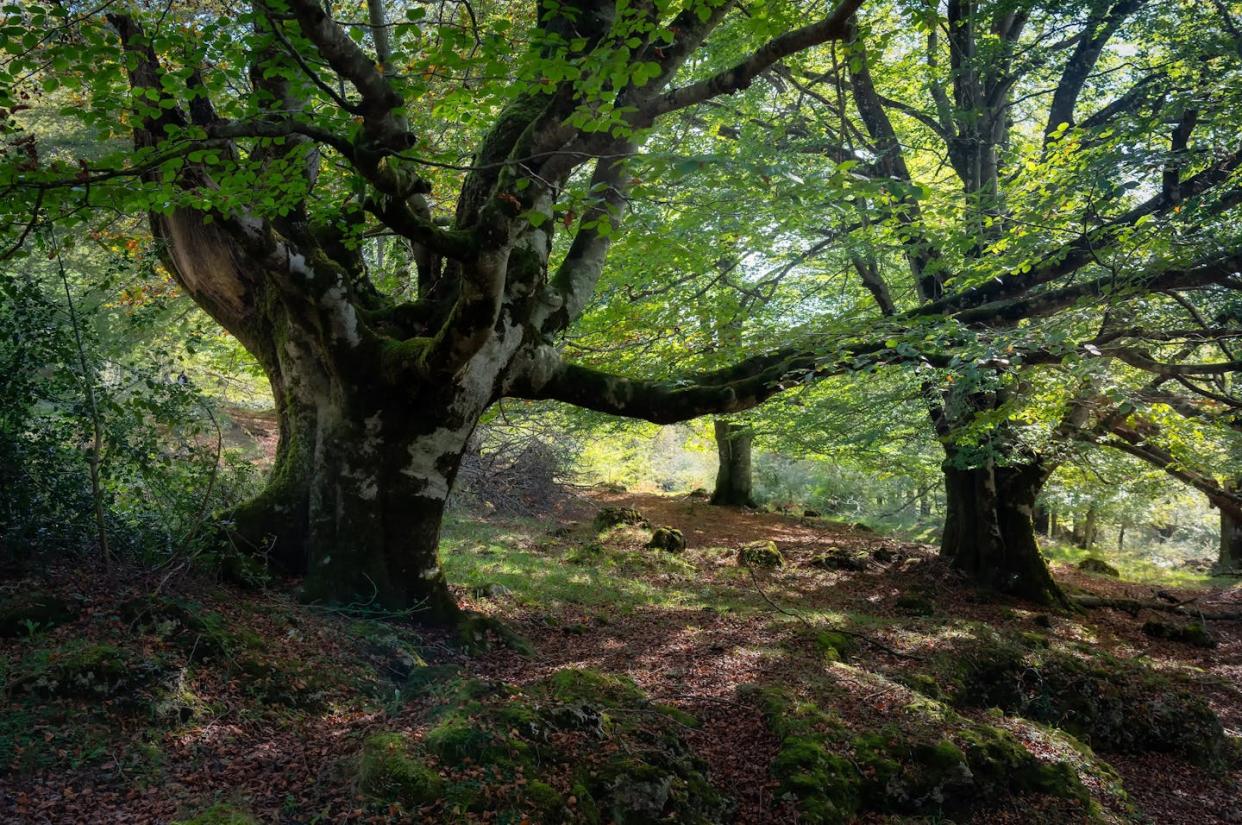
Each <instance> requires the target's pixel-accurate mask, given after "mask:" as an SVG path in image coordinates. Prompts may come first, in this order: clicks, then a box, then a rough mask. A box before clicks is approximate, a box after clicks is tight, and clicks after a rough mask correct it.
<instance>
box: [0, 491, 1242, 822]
mask: <svg viewBox="0 0 1242 825" xmlns="http://www.w3.org/2000/svg"><path fill="white" fill-rule="evenodd" d="M602 505H608V506H621V505H624V506H631V507H637V508H638V509H640V510H641V511H642V512H643V514H644V515H646V516H647V517H648V518H649V519H650V520H651V522H652V524H653V525H655V526H670V527H674V528H677V529H679V530H681V531H683V533H684V535H685V537H686V539H687V542H688V549H687V550H686V551H685V552H682V553H676V554H673V553H666V552H664V551H656V550H648V549H645V548H644V546H643V545H644V544H645V543H646V541H647V538H648V537H649V535H650V530H647V529H637V528H624V527H623V528H620V529H615V530H612V531H609V532H606V533H604V534H597V533H596V532H595V531H594V530H593V528H592V526H591V525H590V523H589V522H590V519H591V518H592V516H593V515H594V512H595V509H596V508H598V507H599V506H602ZM755 540H772V541H775V542H776V544H777V546H778V548H779V550H780V552H781V554H782V555H783V557H784V562H785V563H784V565H782V566H781V567H778V568H775V569H771V570H756V571H753V572H752V571H751V570H750V569H749V568H746V567H741V566H739V565H738V563H737V548H738V547H739V546H740V545H742V544H744V543H746V542H750V541H755ZM443 555H444V565H445V569H446V572H447V574H448V576H449V579H450V581H452V582H453V583H454V586H455V587H456V588H457V592H458V596H459V598H460V599H461V601H462V602H463V603H464V604H465V605H466V606H468V607H470V608H472V609H474V610H476V611H478V612H480V613H483V614H486V615H488V616H492V617H495V618H497V619H500V620H502V621H503V622H505V623H506V624H507V625H508V626H509V627H511V628H513V629H515V630H517V631H518V632H519V633H520V634H522V635H523V636H525V637H526V638H527V639H528V640H530V642H531V643H532V644H533V646H534V651H535V652H534V653H533V655H522V654H520V653H518V652H515V651H513V650H509V649H504V648H503V647H499V648H494V649H490V650H484V651H482V652H478V653H476V654H474V655H473V656H468V655H466V654H465V653H463V652H462V651H461V649H460V647H459V646H458V644H457V643H456V642H455V640H454V639H453V638H451V637H450V636H448V635H445V634H443V633H431V632H425V631H419V630H416V629H414V628H411V627H408V626H406V625H402V624H401V623H399V622H379V621H374V620H365V621H360V620H357V619H353V618H350V617H348V616H343V615H340V614H339V613H337V612H334V611H328V610H322V609H314V608H311V607H307V606H302V605H298V604H296V603H295V602H294V601H292V599H290V598H289V597H288V596H286V595H283V594H281V593H279V592H262V593H241V592H239V591H235V590H232V589H229V588H223V587H220V586H217V585H213V584H211V583H208V582H203V581H194V580H185V581H182V582H179V583H177V585H176V587H175V588H174V590H175V592H172V593H170V594H169V595H168V598H161V599H157V600H154V601H152V600H150V599H147V598H145V597H144V596H143V595H142V594H143V593H145V592H149V590H150V586H151V585H152V584H153V583H154V582H153V581H150V582H149V581H146V580H145V579H143V578H141V577H134V578H132V580H126V579H125V578H124V577H121V576H117V577H113V578H108V577H106V576H104V575H102V574H89V575H83V574H82V573H81V571H79V570H70V569H63V570H53V571H51V572H50V573H49V574H48V576H47V577H46V581H44V582H42V583H35V582H22V583H18V584H17V585H15V586H12V587H8V588H7V590H14V591H16V592H34V591H36V590H40V589H41V592H44V593H45V594H46V595H47V596H48V598H53V599H55V600H59V602H60V603H62V604H64V605H68V606H69V607H70V608H71V609H69V610H67V612H66V613H65V614H64V615H62V616H60V617H59V618H49V620H48V621H46V622H45V623H43V624H39V623H35V624H34V625H32V626H29V627H26V628H19V629H18V630H17V631H16V632H15V633H10V634H8V635H9V638H4V639H0V653H2V654H3V659H2V660H0V687H2V689H3V690H4V692H5V695H6V702H7V705H6V710H5V712H4V714H3V716H2V717H0V766H3V771H4V772H3V773H0V819H4V820H5V821H21V822H63V821H74V820H75V819H77V820H81V821H91V822H108V821H117V822H122V821H123V822H169V821H174V820H178V819H179V818H180V819H182V820H187V821H188V820H189V817H191V816H192V815H193V814H194V813H195V812H200V811H203V810H210V811H211V812H212V813H211V814H210V815H209V816H208V817H207V818H200V819H197V820H194V821H197V822H202V823H208V822H243V823H244V822H250V821H256V820H257V821H262V822H280V823H295V822H299V823H300V822H314V821H317V822H339V821H369V822H398V821H411V820H412V819H413V821H420V820H418V819H416V817H422V818H423V819H425V820H426V821H438V822H457V821H476V820H477V821H512V822H514V823H518V822H522V821H527V822H560V821H566V822H590V821H609V820H618V821H620V820H623V819H626V818H627V817H629V821H660V816H661V815H663V816H664V817H665V819H666V820H667V818H668V817H673V818H674V819H678V818H680V821H703V822H710V821H736V822H748V823H782V822H788V823H795V822H815V821H821V822H834V821H849V820H852V819H859V820H860V821H866V822H886V821H892V822H897V821H920V822H921V821H955V822H989V823H993V822H1014V823H1019V822H1021V823H1026V822H1048V823H1053V822H1074V821H1102V822H1106V821H1112V822H1123V821H1134V822H1139V821H1157V822H1162V823H1163V822H1196V823H1213V822H1230V821H1232V820H1230V819H1229V818H1228V817H1229V814H1228V812H1229V811H1230V810H1232V809H1233V805H1234V800H1235V799H1236V791H1237V780H1238V779H1239V778H1240V775H1239V773H1238V770H1237V762H1236V760H1235V758H1234V746H1233V744H1232V743H1233V741H1234V740H1232V739H1228V738H1226V737H1225V735H1224V734H1225V732H1227V731H1236V730H1237V729H1239V728H1242V696H1240V694H1239V690H1238V688H1237V687H1236V685H1238V684H1239V681H1238V677H1239V675H1242V635H1240V634H1239V628H1238V625H1237V624H1234V623H1224V622H1221V623H1213V624H1212V626H1211V627H1209V628H1208V630H1209V633H1210V635H1211V636H1212V637H1213V641H1214V642H1215V643H1216V644H1215V647H1211V648H1198V647H1191V646H1188V645H1185V644H1180V643H1177V642H1171V641H1167V640H1160V639H1154V638H1151V637H1149V636H1148V635H1145V634H1144V632H1143V623H1144V621H1145V620H1147V619H1152V618H1158V619H1162V620H1165V619H1167V618H1168V617H1167V616H1149V615H1147V614H1146V613H1144V614H1142V615H1139V616H1137V617H1136V616H1131V615H1129V614H1126V613H1119V612H1116V611H1111V610H1098V611H1091V612H1089V613H1083V614H1048V613H1046V612H1044V611H1042V610H1040V609H1037V608H1033V607H1032V606H1031V605H1026V604H1023V603H1020V602H1014V601H1009V600H1005V599H999V598H997V597H995V596H994V595H992V594H987V593H980V592H977V591H975V590H972V589H970V588H967V587H965V586H963V584H962V583H961V582H960V581H959V580H958V579H957V578H956V577H955V576H954V574H953V573H952V572H951V571H950V570H948V569H947V568H946V567H945V566H944V565H943V564H941V563H940V561H939V560H938V559H937V558H936V555H935V553H934V551H933V549H932V548H930V547H928V546H926V545H921V544H916V543H912V542H907V541H901V540H898V539H895V538H891V537H887V536H882V535H877V534H874V533H871V532H869V531H865V530H861V529H856V528H854V527H851V526H849V525H841V524H834V523H831V522H826V521H824V520H821V519H797V518H793V517H788V516H779V515H773V514H762V513H752V512H746V511H739V510H731V509H721V508H714V507H710V506H708V505H707V504H706V503H704V502H702V501H699V500H695V499H689V498H685V497H664V496H654V495H636V494H592V499H591V500H587V501H583V502H580V503H579V504H578V505H577V506H576V509H575V510H574V511H573V512H570V513H566V514H563V516H562V517H561V518H560V519H559V521H557V522H556V523H542V524H535V523H522V522H514V523H498V522H494V521H476V520H467V519H461V518H457V519H455V520H453V521H452V522H451V523H450V524H449V526H448V529H447V530H446V537H445V541H444V553H443ZM825 556H827V557H829V558H830V559H832V560H833V561H828V562H826V561H825V559H824V557H825ZM833 565H836V566H846V567H849V568H856V569H825V566H828V567H831V566H833ZM1054 569H1055V572H1056V574H1057V576H1058V578H1059V579H1060V581H1061V582H1062V584H1063V585H1065V586H1067V587H1069V588H1071V589H1074V590H1077V591H1081V592H1087V593H1094V594H1098V595H1107V596H1126V597H1135V598H1147V599H1149V598H1151V596H1152V592H1153V587H1152V586H1151V585H1150V584H1139V583H1135V582H1128V581H1120V580H1115V579H1109V578H1105V577H1097V576H1091V575H1088V574H1083V573H1080V572H1078V571H1076V570H1074V569H1072V568H1069V567H1065V566H1061V565H1057V566H1055V568H1054ZM1175 596H1176V597H1177V598H1182V599H1196V601H1195V602H1194V603H1195V604H1198V605H1203V606H1205V608H1206V606H1209V605H1213V606H1217V607H1219V605H1221V604H1232V603H1234V602H1237V601H1239V600H1242V592H1238V591H1236V590H1233V589H1222V588H1210V589H1200V590H1179V591H1177V592H1176V593H1175ZM12 603H13V602H12V601H10V602H9V604H12ZM567 669H570V670H567ZM566 674H569V676H566ZM574 674H585V675H576V676H575V675H574ZM592 674H596V675H592ZM613 677H622V681H619V682H618V681H615V680H614V679H613ZM567 679H568V680H569V681H566V680H567ZM626 679H628V680H632V685H631V684H630V682H627V681H624V680H626ZM574 680H578V681H574ZM582 680H586V681H585V682H583V681H582ZM570 683H572V684H573V685H575V687H574V688H573V689H574V690H576V691H578V693H574V695H573V696H572V697H571V698H566V695H563V694H562V693H558V692H557V691H560V690H562V689H563V688H565V685H567V684H570ZM584 684H585V685H588V686H590V687H591V692H588V693H587V694H583V693H582V692H581V691H582V690H583V689H584V688H583V687H582V685H584ZM1209 706H1210V710H1208V708H1209ZM665 708H667V709H665ZM566 709H568V710H566ZM678 714H682V715H678ZM684 714H689V716H685V715H684ZM690 717H693V719H691V718H690ZM567 719H568V720H569V721H566V720H567ZM1217 720H1219V722H1218V721H1217ZM1222 726H1223V727H1222ZM377 733H383V734H384V736H380V737H378V738H377V737H376V736H375V734H377ZM1071 734H1073V736H1071ZM385 736H387V737H388V738H384V737H385ZM1075 737H1078V738H1075ZM1080 740H1085V741H1089V743H1090V744H1091V745H1093V746H1094V752H1093V751H1092V749H1091V748H1089V747H1087V746H1086V745H1085V744H1084V743H1083V741H1080ZM377 748H379V749H380V750H378V751H377V750H376V749H377ZM360 753H362V754H363V756H362V757H360V756H359V754H360ZM625 754H631V757H628V761H626V759H625V758H623V757H625ZM633 754H639V755H641V758H639V757H638V756H633ZM610 759H611V760H612V761H607V760H610ZM696 759H701V760H702V763H701V765H702V767H701V768H700V767H696V766H698V765H700V763H699V762H697V761H695V760H696ZM377 760H378V761H377ZM601 760H603V761H601ZM636 760H637V761H636ZM652 760H654V762H653V761H652ZM687 760H689V761H687ZM638 762H641V763H643V764H642V765H640V764H638ZM648 763H651V764H648ZM377 765H378V767H377ZM644 766H645V767H644ZM377 771H378V774H377ZM661 771H662V772H663V773H661ZM377 775H380V776H382V777H383V781H382V782H379V781H378V780H376V779H375V777H376V776H377ZM704 775H705V776H706V777H708V778H709V779H710V781H711V783H712V786H714V787H715V788H716V789H718V790H716V791H711V792H709V791H708V788H709V786H708V785H706V784H703V783H702V777H703V776H704ZM377 782H378V784H377ZM696 783H697V784H696ZM721 792H723V794H724V795H726V796H727V797H729V798H731V799H732V807H722V805H724V803H723V802H721V801H720V800H721V797H720V793H721ZM385 794H387V797H386V796H385ZM653 800H654V801H653ZM625 805H629V806H631V808H624V806H625ZM644 805H645V806H647V807H646V808H644V807H643V806H644ZM211 806H216V807H214V808H213V807H211ZM618 806H622V807H620V808H619V807H618ZM634 806H638V807H637V808H634ZM626 810H629V811H630V813H629V814H626V813H625V811H626ZM634 810H639V811H640V813H641V811H644V810H645V811H646V813H645V814H642V815H641V816H640V815H638V814H634ZM230 811H232V812H234V813H235V815H236V817H240V818H235V819H232V820H230V819H228V818H225V817H226V816H232V815H234V814H231V813H228V812H230ZM241 811H248V812H250V813H249V814H246V815H243V814H242V813H237V812H241ZM251 814H252V815H253V816H254V817H255V819H247V818H246V816H249V815H251ZM631 814H632V815H633V816H631ZM213 816H214V817H216V818H215V819H212V818H210V817H213ZM643 816H646V817H647V818H646V819H643ZM593 817H594V819H593ZM1144 817H1146V820H1144Z"/></svg>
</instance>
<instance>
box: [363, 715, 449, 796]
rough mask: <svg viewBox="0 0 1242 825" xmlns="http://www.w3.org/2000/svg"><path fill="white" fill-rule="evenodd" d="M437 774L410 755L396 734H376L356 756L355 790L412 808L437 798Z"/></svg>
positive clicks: (438, 786) (408, 749) (407, 747)
mask: <svg viewBox="0 0 1242 825" xmlns="http://www.w3.org/2000/svg"><path fill="white" fill-rule="evenodd" d="M442 787H443V782H442V780H441V779H440V775H439V774H437V773H436V772H435V771H433V770H432V769H431V768H430V767H428V766H427V765H426V764H424V763H423V762H422V761H421V760H420V759H418V758H417V756H416V755H415V754H414V752H413V750H412V749H411V748H410V746H409V743H408V741H407V740H406V738H405V736H403V735H402V734H400V733H377V734H375V735H373V736H371V737H369V738H368V739H367V740H366V741H365V742H364V743H363V745H362V752H361V753H360V754H359V755H358V788H359V789H360V790H361V791H362V792H363V793H365V794H366V795H367V796H369V797H371V798H372V799H374V800H376V801H378V802H383V803H392V802H399V803H401V804H402V805H404V806H405V807H406V808H416V807H418V806H420V805H424V804H426V803H428V802H432V801H434V800H435V799H437V798H438V797H439V796H440V794H441V791H442Z"/></svg>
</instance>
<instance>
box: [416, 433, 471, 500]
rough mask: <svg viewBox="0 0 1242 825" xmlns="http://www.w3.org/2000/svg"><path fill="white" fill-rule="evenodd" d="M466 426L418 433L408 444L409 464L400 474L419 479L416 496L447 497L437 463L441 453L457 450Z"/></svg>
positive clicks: (443, 498) (442, 498) (445, 478)
mask: <svg viewBox="0 0 1242 825" xmlns="http://www.w3.org/2000/svg"><path fill="white" fill-rule="evenodd" d="M469 431H470V428H469V427H458V428H456V429H450V428H448V427H438V428H436V430H435V431H434V432H432V433H431V434H430V435H425V436H421V437H419V438H417V439H415V440H414V443H413V444H411V445H410V447H409V452H410V463H409V464H407V465H406V466H405V468H404V469H402V470H401V474H402V475H404V476H409V477H410V478H412V479H414V480H415V481H421V482H422V483H423V488H422V489H421V490H419V491H418V495H420V496H426V497H427V498H432V499H435V500H436V501H444V500H445V499H447V498H448V494H449V486H448V478H447V477H446V476H445V475H444V473H443V472H442V471H441V470H440V468H438V467H437V466H436V462H437V461H439V460H440V458H441V457H442V456H445V455H448V454H450V453H456V452H459V451H460V450H461V449H462V448H463V447H464V446H465V444H466V435H465V433H468V432H469Z"/></svg>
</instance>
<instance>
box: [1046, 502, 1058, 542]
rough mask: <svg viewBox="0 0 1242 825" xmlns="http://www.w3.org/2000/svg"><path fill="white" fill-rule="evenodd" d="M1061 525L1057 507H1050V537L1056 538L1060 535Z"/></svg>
mask: <svg viewBox="0 0 1242 825" xmlns="http://www.w3.org/2000/svg"><path fill="white" fill-rule="evenodd" d="M1060 529H1061V525H1060V524H1059V523H1058V522H1057V508H1055V507H1050V508H1048V538H1050V539H1055V538H1057V537H1058V536H1060Z"/></svg>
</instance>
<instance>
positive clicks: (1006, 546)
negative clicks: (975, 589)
mask: <svg viewBox="0 0 1242 825" xmlns="http://www.w3.org/2000/svg"><path fill="white" fill-rule="evenodd" d="M944 477H945V509H946V516H945V526H944V536H943V538H942V540H941V545H940V553H941V555H942V556H943V557H944V558H946V559H948V560H949V562H950V563H951V564H952V565H953V567H954V568H956V569H957V570H960V571H962V572H963V573H965V574H966V575H967V576H969V577H970V578H971V579H972V580H973V581H975V582H977V583H978V584H980V585H983V586H985V587H990V588H992V589H995V590H998V591H1000V592H1002V593H1008V594H1011V595H1015V596H1019V597H1022V598H1025V599H1029V600H1031V601H1034V602H1038V603H1040V604H1045V605H1060V606H1065V607H1068V606H1069V601H1068V599H1066V597H1065V595H1064V594H1063V593H1062V592H1061V589H1060V588H1059V587H1058V586H1057V584H1056V582H1055V581H1053V579H1052V575H1051V574H1050V573H1049V572H1048V566H1047V565H1046V564H1045V563H1044V559H1043V557H1042V556H1041V555H1040V553H1039V546H1038V544H1036V542H1035V528H1034V523H1033V522H1032V518H1031V517H1032V514H1033V512H1034V508H1035V497H1036V496H1037V495H1038V494H1039V490H1040V487H1042V486H1043V483H1044V480H1045V479H1046V478H1047V473H1046V471H1045V470H1044V468H1043V467H1042V466H1041V465H1040V464H1039V463H1038V462H1034V463H1030V464H1022V465H1016V466H1005V467H1001V466H996V465H994V464H988V465H985V466H982V467H970V468H962V467H958V466H955V464H954V462H953V460H952V455H950V458H949V460H947V461H946V462H945V465H944Z"/></svg>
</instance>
